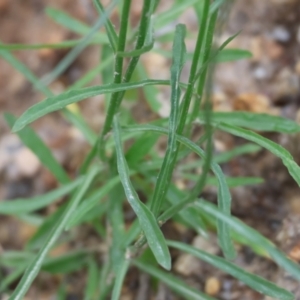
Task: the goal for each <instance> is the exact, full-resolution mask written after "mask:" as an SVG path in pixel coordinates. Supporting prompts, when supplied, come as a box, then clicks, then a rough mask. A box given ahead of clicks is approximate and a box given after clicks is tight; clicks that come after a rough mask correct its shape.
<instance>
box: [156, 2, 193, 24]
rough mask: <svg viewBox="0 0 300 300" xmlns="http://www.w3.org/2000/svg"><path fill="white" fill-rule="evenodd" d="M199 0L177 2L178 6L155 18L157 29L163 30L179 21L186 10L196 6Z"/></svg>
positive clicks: (175, 5) (173, 6)
mask: <svg viewBox="0 0 300 300" xmlns="http://www.w3.org/2000/svg"><path fill="white" fill-rule="evenodd" d="M197 2H198V0H186V1H176V4H174V5H172V7H171V8H170V9H168V10H166V11H164V12H161V13H159V14H157V15H156V16H155V19H154V21H155V29H156V30H158V29H161V28H162V27H164V26H166V25H168V24H169V23H172V22H173V21H174V20H175V19H177V18H178V17H179V16H180V15H181V14H182V13H184V11H185V10H187V9H188V8H190V7H191V6H192V5H194V4H196V3H197Z"/></svg>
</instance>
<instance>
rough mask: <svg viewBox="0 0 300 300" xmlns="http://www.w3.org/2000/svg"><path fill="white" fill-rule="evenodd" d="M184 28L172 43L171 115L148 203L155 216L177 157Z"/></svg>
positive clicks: (183, 27)
mask: <svg viewBox="0 0 300 300" xmlns="http://www.w3.org/2000/svg"><path fill="white" fill-rule="evenodd" d="M185 34H186V28H185V26H184V25H182V24H178V25H177V26H176V32H175V36H174V42H173V63H172V66H171V113H170V118H169V134H168V145H167V150H166V154H165V157H164V160H163V163H162V166H161V169H160V172H159V174H158V177H157V181H156V185H155V189H154V193H153V197H152V200H151V202H150V209H151V211H152V212H153V214H154V216H157V215H158V213H159V211H160V208H161V206H162V204H163V202H164V200H165V195H166V193H167V190H168V187H169V184H170V179H171V176H172V173H173V166H174V163H173V162H174V160H176V155H177V143H176V131H177V126H178V121H179V117H180V105H179V104H180V103H179V101H180V87H179V79H180V74H181V70H182V67H183V65H184V61H185V53H186V48H185V43H184V38H185Z"/></svg>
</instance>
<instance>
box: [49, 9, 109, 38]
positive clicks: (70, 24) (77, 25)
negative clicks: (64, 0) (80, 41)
mask: <svg viewBox="0 0 300 300" xmlns="http://www.w3.org/2000/svg"><path fill="white" fill-rule="evenodd" d="M45 12H46V14H47V15H48V16H49V17H50V18H51V19H52V20H54V21H55V22H56V23H58V24H59V25H62V26H63V27H65V28H67V29H69V30H71V31H72V32H75V33H78V34H81V35H86V34H88V33H89V32H90V30H91V27H90V26H88V25H86V24H84V23H83V22H80V21H78V20H76V19H75V18H73V17H71V16H70V15H68V14H67V13H65V12H63V11H61V10H58V9H55V8H52V7H47V8H46V10H45ZM96 37H97V39H98V40H99V42H100V43H108V39H107V36H106V35H105V34H104V33H100V32H98V33H97V34H96Z"/></svg>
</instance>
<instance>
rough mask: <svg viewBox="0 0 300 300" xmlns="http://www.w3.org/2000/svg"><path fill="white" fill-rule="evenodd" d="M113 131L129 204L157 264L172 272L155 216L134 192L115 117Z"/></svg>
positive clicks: (119, 171)
mask: <svg viewBox="0 0 300 300" xmlns="http://www.w3.org/2000/svg"><path fill="white" fill-rule="evenodd" d="M113 131H114V138H115V144H116V152H117V165H118V173H119V175H120V180H121V183H122V185H123V188H124V191H125V194H126V196H127V199H128V202H129V204H130V205H131V207H132V209H133V210H134V212H135V213H136V215H137V217H138V220H139V223H140V226H141V228H142V230H143V231H144V233H145V236H146V238H147V241H148V244H149V247H150V249H151V250H152V252H153V254H154V256H155V258H156V260H157V262H158V263H159V264H160V265H161V266H162V267H164V268H165V269H167V270H170V268H171V256H170V253H169V249H168V247H167V246H166V242H165V239H164V236H163V234H162V232H161V230H160V228H159V226H158V223H157V221H156V219H155V217H154V215H153V214H152V212H151V211H150V210H149V209H148V207H147V206H146V205H144V204H143V203H142V202H141V201H140V199H139V197H138V194H137V193H136V191H135V190H134V188H133V185H132V183H131V181H130V178H129V171H128V166H127V163H126V160H125V157H124V154H123V151H122V144H121V134H120V125H119V123H118V120H117V117H114V122H113Z"/></svg>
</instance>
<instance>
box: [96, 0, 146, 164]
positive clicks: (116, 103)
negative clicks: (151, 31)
mask: <svg viewBox="0 0 300 300" xmlns="http://www.w3.org/2000/svg"><path fill="white" fill-rule="evenodd" d="M150 17H151V1H149V0H145V1H144V5H143V10H142V14H141V21H140V26H139V34H138V38H137V42H136V46H135V49H136V50H137V49H140V48H142V47H143V45H144V43H145V39H146V34H147V30H148V24H149V20H150ZM121 26H122V25H121ZM120 39H121V32H120V36H119V42H120ZM123 51H124V49H122V50H120V49H119V48H118V52H123ZM139 58H140V56H135V57H132V58H131V60H130V62H129V65H128V67H127V69H126V73H125V75H124V78H123V82H129V81H130V79H131V76H132V74H133V71H134V69H135V67H136V65H137V63H138V61H139ZM117 59H121V60H122V61H123V58H122V57H116V60H117ZM124 94H125V92H118V93H114V94H112V97H111V100H110V104H109V107H108V111H107V115H106V119H105V122H104V126H103V130H102V133H101V135H100V139H99V154H100V157H101V158H102V159H104V158H105V140H104V138H105V135H106V134H107V133H108V132H109V130H110V128H111V125H112V121H113V116H114V114H115V113H116V112H117V110H118V109H119V107H120V104H121V102H122V99H123V97H124Z"/></svg>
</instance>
